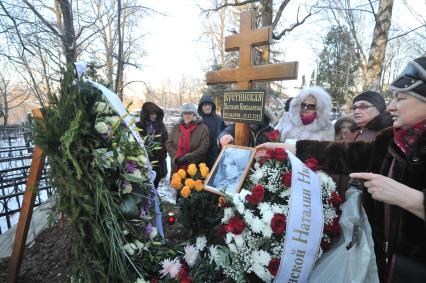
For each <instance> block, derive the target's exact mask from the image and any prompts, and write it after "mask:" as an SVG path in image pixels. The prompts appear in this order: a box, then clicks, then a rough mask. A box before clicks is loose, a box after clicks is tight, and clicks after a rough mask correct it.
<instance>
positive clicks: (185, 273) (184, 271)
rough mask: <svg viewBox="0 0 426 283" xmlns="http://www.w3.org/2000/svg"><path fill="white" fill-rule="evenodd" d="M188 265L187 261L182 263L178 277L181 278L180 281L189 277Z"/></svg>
mask: <svg viewBox="0 0 426 283" xmlns="http://www.w3.org/2000/svg"><path fill="white" fill-rule="evenodd" d="M188 270H189V268H188V266H187V265H186V264H185V263H182V264H181V265H180V269H179V273H178V278H179V280H180V282H182V280H183V279H185V278H187V277H188Z"/></svg>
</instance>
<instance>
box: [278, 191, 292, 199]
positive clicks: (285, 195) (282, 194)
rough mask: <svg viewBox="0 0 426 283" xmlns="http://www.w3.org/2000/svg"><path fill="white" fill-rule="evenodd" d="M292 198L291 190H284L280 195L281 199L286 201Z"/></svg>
mask: <svg viewBox="0 0 426 283" xmlns="http://www.w3.org/2000/svg"><path fill="white" fill-rule="evenodd" d="M289 197H290V190H282V191H281V193H280V198H283V199H286V198H289Z"/></svg>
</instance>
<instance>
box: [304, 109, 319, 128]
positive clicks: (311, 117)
mask: <svg viewBox="0 0 426 283" xmlns="http://www.w3.org/2000/svg"><path fill="white" fill-rule="evenodd" d="M316 117H317V112H314V113H312V114H303V113H302V112H300V119H301V120H302V124H303V125H309V124H310V123H312V122H313V121H314V120H315V118H316Z"/></svg>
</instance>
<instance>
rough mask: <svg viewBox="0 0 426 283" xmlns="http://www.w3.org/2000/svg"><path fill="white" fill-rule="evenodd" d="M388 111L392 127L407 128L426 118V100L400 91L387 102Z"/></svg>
mask: <svg viewBox="0 0 426 283" xmlns="http://www.w3.org/2000/svg"><path fill="white" fill-rule="evenodd" d="M388 111H389V112H390V113H391V115H392V119H393V127H394V128H403V129H407V128H410V127H412V126H413V125H415V124H417V123H419V122H421V121H423V120H424V119H426V102H424V101H421V100H420V99H417V98H415V97H414V96H412V95H409V94H407V93H404V92H400V93H398V94H396V97H395V98H394V99H393V100H392V102H391V103H390V104H389V106H388Z"/></svg>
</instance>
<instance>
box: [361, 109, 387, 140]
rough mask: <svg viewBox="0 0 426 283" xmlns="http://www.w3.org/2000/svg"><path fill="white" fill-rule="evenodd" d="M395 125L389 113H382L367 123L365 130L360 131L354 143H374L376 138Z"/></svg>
mask: <svg viewBox="0 0 426 283" xmlns="http://www.w3.org/2000/svg"><path fill="white" fill-rule="evenodd" d="M392 124H393V121H392V116H391V115H390V113H389V112H382V113H380V114H379V115H377V116H376V117H374V118H373V120H371V121H370V122H368V123H367V125H366V126H365V128H364V129H362V130H359V131H358V133H357V135H356V136H355V138H354V141H366V142H370V141H374V140H375V139H376V136H377V135H378V134H379V133H380V132H381V131H382V130H383V129H386V128H388V127H391V126H392Z"/></svg>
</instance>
